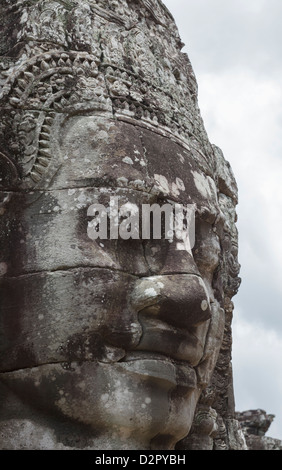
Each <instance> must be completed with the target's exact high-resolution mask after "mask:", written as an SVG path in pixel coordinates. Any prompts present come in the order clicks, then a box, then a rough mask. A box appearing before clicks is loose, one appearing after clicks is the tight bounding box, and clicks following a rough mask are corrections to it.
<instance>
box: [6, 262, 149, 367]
mask: <svg viewBox="0 0 282 470" xmlns="http://www.w3.org/2000/svg"><path fill="white" fill-rule="evenodd" d="M132 279H134V280H135V278H133V276H130V275H127V274H123V273H120V272H113V271H110V270H107V269H95V268H80V269H73V270H72V269H70V270H68V271H56V272H54V273H41V274H36V275H28V276H22V277H20V278H16V279H7V280H6V281H5V282H3V283H2V286H1V300H2V302H3V316H2V325H3V335H4V337H5V338H6V340H5V343H3V344H2V346H1V350H0V358H1V367H2V370H12V369H19V368H24V367H33V366H36V365H40V364H43V363H51V362H67V363H70V362H72V361H76V360H77V361H87V360H96V359H98V360H105V361H107V362H110V361H113V360H119V359H120V358H121V357H123V355H124V349H126V348H128V347H132V346H134V345H135V344H136V343H138V342H139V340H140V336H141V327H140V325H139V323H138V319H137V314H135V313H134V311H132V310H130V309H129V308H128V304H127V294H128V293H129V292H130V290H131V289H132V287H131V286H132V282H133V281H132ZM15 293H17V295H15ZM82 306H83V307H82ZM8 351H9V353H8Z"/></svg>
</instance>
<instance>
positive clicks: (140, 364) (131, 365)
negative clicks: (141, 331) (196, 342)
mask: <svg viewBox="0 0 282 470" xmlns="http://www.w3.org/2000/svg"><path fill="white" fill-rule="evenodd" d="M119 366H120V367H122V368H123V369H125V370H126V371H127V372H130V373H135V374H138V375H143V376H144V378H145V379H146V380H154V381H157V382H159V383H162V387H165V388H167V389H171V388H175V387H183V388H184V389H186V390H187V389H189V390H191V389H195V388H197V375H196V372H195V370H194V369H193V367H191V366H189V365H188V364H186V363H180V362H179V363H176V362H175V361H173V360H172V359H170V358H168V357H167V356H165V355H163V354H155V353H151V352H150V353H149V352H145V351H137V352H130V353H128V354H127V355H126V356H125V358H124V359H123V361H122V362H119Z"/></svg>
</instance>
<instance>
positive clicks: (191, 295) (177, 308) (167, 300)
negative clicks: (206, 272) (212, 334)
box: [133, 274, 211, 329]
mask: <svg viewBox="0 0 282 470" xmlns="http://www.w3.org/2000/svg"><path fill="white" fill-rule="evenodd" d="M133 303H134V304H135V308H137V310H138V312H139V313H142V316H146V315H147V316H150V317H152V318H158V319H159V320H161V321H163V322H165V323H167V324H169V325H172V326H174V327H176V328H184V329H187V328H191V327H194V326H197V325H199V324H200V323H203V322H205V321H207V320H209V319H210V318H211V309H210V304H209V299H208V295H207V292H206V288H205V285H204V282H203V280H202V278H201V277H199V276H197V275H194V274H178V275H166V276H156V277H151V278H144V279H141V280H140V281H138V284H137V285H136V289H135V291H134V298H133Z"/></svg>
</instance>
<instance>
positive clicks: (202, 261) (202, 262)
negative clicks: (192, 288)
mask: <svg viewBox="0 0 282 470" xmlns="http://www.w3.org/2000/svg"><path fill="white" fill-rule="evenodd" d="M220 253H221V246H220V240H219V237H218V235H217V234H216V233H215V231H214V228H213V226H212V225H210V224H208V223H207V222H204V221H202V220H200V219H197V220H196V240H195V246H194V249H193V256H194V259H195V262H196V264H197V266H198V268H199V271H200V272H201V274H202V275H205V274H207V273H213V272H214V270H215V269H216V267H217V266H218V263H219V258H220Z"/></svg>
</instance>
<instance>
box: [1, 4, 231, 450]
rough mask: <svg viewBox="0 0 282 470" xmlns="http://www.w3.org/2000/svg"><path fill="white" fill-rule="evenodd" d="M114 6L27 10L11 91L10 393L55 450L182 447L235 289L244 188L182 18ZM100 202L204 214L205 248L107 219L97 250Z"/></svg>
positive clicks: (5, 263)
mask: <svg viewBox="0 0 282 470" xmlns="http://www.w3.org/2000/svg"><path fill="white" fill-rule="evenodd" d="M49 3H50V5H49ZM111 3H112V5H111V8H110V7H109V2H106V1H100V2H79V4H78V3H77V2H71V3H70V5H71V6H70V7H69V8H68V9H66V8H65V7H63V6H61V5H60V4H59V3H57V2H46V1H45V2H44V1H42V2H38V5H37V6H36V7H33V10H31V8H30V7H28V6H25V7H24V8H23V7H19V10H18V12H19V13H21V14H22V15H24V14H25V15H26V17H27V21H26V23H25V25H24V26H23V25H22V26H21V29H20V31H19V32H18V37H20V38H21V42H22V44H24V45H25V47H23V46H22V48H23V49H21V48H19V49H18V62H17V65H15V66H14V67H13V68H12V70H11V67H12V66H11V64H9V66H10V68H9V69H8V70H9V75H8V78H7V79H6V82H5V84H4V87H3V93H2V103H3V109H4V119H3V125H2V143H3V146H2V147H1V154H0V163H1V189H0V194H1V208H0V210H1V221H0V223H1V224H2V225H1V242H2V247H3V249H2V253H1V258H0V266H1V270H0V276H1V280H2V282H1V299H2V305H1V336H2V340H1V350H0V358H1V372H2V376H3V387H4V389H5V392H3V394H4V396H7V399H5V400H7V402H9V400H10V401H11V403H12V404H11V405H10V408H9V409H15V410H16V411H17V414H18V416H19V418H20V419H22V420H26V419H29V420H31V421H32V423H33V426H37V429H39V430H40V432H41V433H44V432H45V433H46V432H47V431H46V430H48V436H49V437H48V439H49V441H48V442H49V444H48V445H49V446H51V447H53V448H61V447H62V448H73V447H78V448H103V449H105V448H115V449H117V448H132V449H133V448H134V449H135V448H139V449H145V448H155V449H160V448H162V449H173V448H174V446H175V445H176V443H177V442H178V441H180V440H181V439H183V438H184V437H185V436H186V435H187V434H188V433H189V430H190V428H191V425H192V422H193V418H194V414H195V409H196V405H197V403H198V401H199V398H200V396H201V394H202V392H203V390H205V389H206V388H207V386H208V385H209V384H210V381H211V379H212V375H213V372H214V369H215V367H216V363H217V359H218V355H219V352H220V348H221V346H222V342H223V338H224V330H225V309H226V304H227V303H228V302H229V301H230V302H231V297H232V295H234V293H235V292H236V290H237V287H238V278H237V275H238V269H239V266H238V263H237V232H236V226H235V221H236V213H235V206H236V203H237V188H236V183H235V180H234V177H233V174H232V171H231V169H230V167H229V165H228V163H227V162H226V161H225V160H224V158H223V156H222V153H221V151H220V150H219V149H218V148H217V147H215V146H213V145H211V144H210V142H209V140H208V138H207V135H206V132H205V129H204V126H203V123H202V120H201V117H200V113H199V109H198V105H197V89H196V82H195V77H194V73H193V70H192V68H191V65H190V62H189V59H188V57H187V55H185V54H183V53H182V52H181V47H182V45H181V42H180V39H179V36H178V32H177V29H176V27H175V24H174V21H173V19H172V17H171V15H170V14H169V12H168V11H167V9H166V8H165V7H164V5H162V3H161V2H159V1H157V0H155V1H149V2H145V1H141V0H140V1H139V2H130V1H128V2H126V1H125V0H122V1H119V2H111ZM51 4H52V5H51ZM50 15H51V16H52V22H48V18H49V16H50ZM62 17H63V18H64V19H65V20H66V19H67V20H68V21H63V20H62ZM65 24H67V25H68V26H67V27H66V26H65ZM31 25H33V29H32V35H33V36H32V38H31V36H30V34H31V32H30V29H29V28H31ZM168 32H169V34H168ZM164 34H165V35H164ZM51 37H52V44H51V42H50V38H51ZM54 43H55V45H54ZM28 51H29V52H28ZM7 129H10V133H7ZM93 204H96V205H97V204H100V205H101V207H102V206H103V207H104V208H105V209H106V214H110V213H111V210H113V205H115V204H118V206H117V207H114V209H115V210H117V211H119V209H120V207H123V209H124V208H125V209H124V210H125V212H126V211H128V210H129V209H130V208H132V207H134V208H136V207H137V208H139V209H140V210H141V208H143V207H144V206H146V207H148V206H150V207H152V205H155V206H156V207H163V205H164V204H167V205H170V206H171V207H174V208H175V207H176V205H181V206H182V207H188V206H189V207H190V206H191V205H193V207H194V208H195V243H193V245H191V246H190V245H189V248H187V246H185V244H183V243H179V240H177V239H176V238H175V237H174V238H173V239H166V238H165V237H159V238H154V237H152V236H151V235H150V236H147V237H142V234H139V236H138V235H136V233H135V236H133V237H128V238H127V239H125V238H126V237H121V236H120V233H118V235H117V236H115V235H114V236H113V234H111V233H110V225H107V230H106V236H104V237H103V238H95V237H93V236H91V235H90V234H91V233H92V234H93V231H92V232H91V227H92V228H93V217H94V215H95V214H94V212H93V211H91V207H93ZM117 213H118V214H120V219H119V221H120V222H122V221H123V222H126V219H127V222H128V220H129V219H128V213H124V214H122V212H117ZM131 216H132V211H131ZM139 216H140V214H139V215H138V216H137V219H136V218H135V219H134V220H135V221H136V220H139V219H140V217H141V216H140V217H139ZM138 217H139V218H138ZM141 218H142V217H141ZM107 220H108V219H107ZM96 221H97V219H96ZM101 223H102V222H101V219H100V226H98V225H96V231H97V227H98V228H101ZM91 224H92V225H91ZM109 224H110V221H109ZM138 227H139V226H138ZM129 228H130V227H129ZM131 229H132V227H131ZM104 235H105V234H104ZM9 393H10V394H11V396H12V395H13V396H14V397H16V398H13V399H12V398H9ZM13 400H14V401H13ZM14 402H16V404H15V405H13V403H14ZM13 407H14V408H13ZM3 419H4V422H6V421H8V420H9V413H7V416H6V414H5V412H4V418H3ZM5 420H6V421H5ZM65 423H68V424H67V425H65ZM65 428H67V429H68V430H67V431H62V429H65ZM78 430H79V431H78ZM40 432H39V435H40ZM77 435H79V436H80V437H79V439H78V438H77ZM22 439H23V440H24V437H22ZM50 443H51V444H50ZM33 445H34V446H35V447H37V446H39V447H40V446H41V445H43V444H40V443H38V442H37V441H36V440H35V441H34V443H33Z"/></svg>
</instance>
